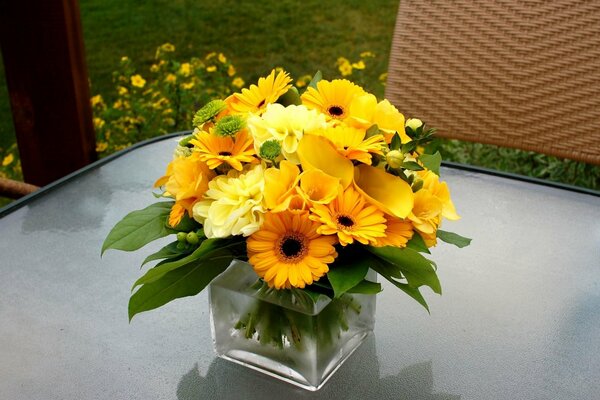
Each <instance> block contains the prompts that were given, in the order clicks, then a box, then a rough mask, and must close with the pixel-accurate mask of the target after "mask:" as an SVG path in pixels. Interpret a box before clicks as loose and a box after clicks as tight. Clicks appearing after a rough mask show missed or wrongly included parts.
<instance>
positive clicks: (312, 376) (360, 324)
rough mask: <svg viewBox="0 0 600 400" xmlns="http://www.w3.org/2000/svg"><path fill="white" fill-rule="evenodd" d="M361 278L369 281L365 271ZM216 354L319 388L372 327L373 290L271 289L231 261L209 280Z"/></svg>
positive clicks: (248, 269)
mask: <svg viewBox="0 0 600 400" xmlns="http://www.w3.org/2000/svg"><path fill="white" fill-rule="evenodd" d="M367 278H368V279H369V280H371V281H375V279H376V275H375V274H374V273H373V272H372V271H370V272H369V275H368V276H367ZM209 293H210V319H211V330H212V338H213V344H214V347H215V351H216V353H217V355H218V356H220V357H222V358H224V359H227V360H230V361H233V362H235V363H238V364H241V365H244V366H246V367H249V368H252V369H254V370H257V371H260V372H262V373H265V374H267V375H270V376H273V377H275V378H278V379H281V380H284V381H286V382H289V383H291V384H294V385H296V386H299V387H302V388H304V389H307V390H312V391H314V390H319V389H320V388H321V387H322V386H323V385H324V384H325V382H326V381H327V380H328V379H329V378H330V377H331V376H332V375H333V373H334V372H335V371H336V370H337V369H338V368H339V367H340V366H341V365H342V363H343V362H344V361H345V360H346V359H347V358H348V357H349V356H350V355H351V354H352V353H353V352H354V350H356V349H357V348H358V347H359V346H360V344H361V343H362V342H363V341H364V340H365V339H366V338H367V337H368V336H369V335H370V334H371V333H372V332H373V327H374V324H375V295H363V294H345V295H343V296H341V297H340V298H337V299H333V300H332V299H330V298H329V297H327V296H325V295H319V296H314V295H313V296H312V297H311V296H308V295H306V294H305V293H304V292H302V291H299V290H292V291H290V290H274V289H270V288H268V287H267V285H266V284H265V283H264V282H262V281H260V280H258V277H257V275H256V273H255V272H254V271H253V269H252V267H251V266H250V265H249V264H247V263H244V262H234V263H233V264H232V265H231V266H230V267H229V268H228V269H227V271H225V272H224V273H223V274H221V275H220V276H219V277H217V278H216V279H215V280H214V281H213V282H212V283H211V285H210V290H209Z"/></svg>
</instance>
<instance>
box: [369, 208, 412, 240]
mask: <svg viewBox="0 0 600 400" xmlns="http://www.w3.org/2000/svg"><path fill="white" fill-rule="evenodd" d="M385 219H386V223H385V224H386V226H387V227H386V229H385V236H384V237H381V238H377V241H376V242H375V244H374V245H375V246H376V247H383V246H394V247H406V243H407V242H408V241H409V240H410V239H411V238H412V236H413V234H414V230H413V226H412V224H411V223H410V221H406V220H403V219H400V218H396V217H392V216H391V215H387V214H386V216H385Z"/></svg>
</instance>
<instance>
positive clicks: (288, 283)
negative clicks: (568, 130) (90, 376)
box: [104, 48, 469, 316]
mask: <svg viewBox="0 0 600 400" xmlns="http://www.w3.org/2000/svg"><path fill="white" fill-rule="evenodd" d="M161 51H162V52H166V51H168V50H167V48H163V49H162V50H161ZM361 56H363V57H370V56H371V55H370V54H367V53H365V54H364V55H361ZM215 60H216V61H218V64H224V63H226V62H227V58H226V57H225V56H224V55H222V54H218V55H217V54H216V53H215V54H209V55H208V56H207V57H206V61H207V62H208V61H211V62H214V61H215ZM339 62H340V65H342V64H343V65H346V64H348V65H349V67H350V68H352V69H358V70H360V69H362V68H364V62H362V61H360V62H355V63H350V62H349V61H348V60H346V59H340V61H339ZM218 64H217V65H218ZM213 66H215V64H211V65H209V66H208V67H207V68H212V67H213ZM188 68H189V70H188ZM191 71H192V68H191V66H190V64H181V65H180V66H179V73H180V74H182V75H187V74H188V73H191ZM224 73H225V74H227V67H225V70H224ZM169 76H171V75H167V77H169ZM138 77H139V76H138V75H134V76H132V77H131V84H132V85H133V86H139V85H141V86H143V85H144V83H142V82H145V81H142V78H141V77H139V78H138ZM292 82H293V81H292V78H291V77H290V76H289V75H288V74H287V73H286V72H285V71H283V70H279V71H277V70H273V71H272V72H271V73H270V74H269V75H267V76H266V77H262V78H260V79H259V80H258V82H257V83H256V84H252V85H250V87H249V88H245V89H242V90H241V92H238V93H233V94H231V95H229V96H228V97H226V98H224V99H223V100H213V101H210V102H207V103H206V105H205V106H204V107H202V108H201V109H200V110H198V112H196V114H195V116H194V118H193V125H194V128H195V129H194V131H193V132H192V133H191V134H190V135H189V136H186V137H183V138H182V139H181V140H180V142H179V144H178V146H177V147H176V149H175V155H174V158H173V160H172V161H171V163H170V164H169V165H168V167H167V172H166V174H165V175H164V176H163V177H162V178H160V179H158V180H157V182H156V184H155V186H156V187H159V188H161V189H162V191H161V193H160V196H161V197H163V198H164V199H165V200H166V201H162V202H159V203H157V204H158V205H153V206H150V207H149V208H148V209H146V210H142V211H144V215H154V217H155V218H156V219H158V220H160V221H161V223H160V224H158V226H157V228H156V229H159V228H160V229H162V230H161V231H160V232H158V231H157V232H156V234H157V235H158V236H161V235H162V236H165V235H168V234H171V233H172V234H177V241H175V242H173V243H172V244H170V245H169V246H170V247H168V249H169V250H168V251H167V250H165V249H163V250H161V253H160V255H161V257H162V256H164V257H163V258H166V259H167V260H166V261H163V262H162V263H161V264H159V266H158V267H156V268H159V270H158V271H155V269H156V268H155V269H151V270H150V271H148V273H147V274H149V275H148V276H145V277H142V278H140V281H139V282H142V283H143V282H148V284H156V282H157V279H162V278H161V277H164V279H165V282H167V281H168V279H169V277H170V276H171V275H169V274H170V273H171V272H165V273H163V272H161V271H164V270H168V271H173V273H175V272H174V271H176V270H177V268H179V267H183V266H184V265H188V264H186V263H197V264H198V265H203V263H210V262H214V263H217V264H218V265H222V269H223V270H224V269H225V268H227V266H228V262H222V260H234V259H241V260H247V261H248V262H249V263H250V264H251V265H252V267H253V268H254V271H255V272H256V275H257V277H258V278H260V279H262V281H263V282H264V283H265V284H266V285H267V286H269V287H271V288H272V289H275V290H288V289H289V290H300V289H301V290H304V291H307V292H311V291H317V292H318V293H322V294H323V293H324V294H326V295H328V296H330V297H332V298H333V297H336V298H337V297H339V296H340V295H342V294H343V293H344V292H347V291H352V290H360V291H361V293H370V294H374V293H377V292H378V291H379V290H380V289H381V287H380V285H379V284H377V283H375V282H372V281H369V280H367V278H366V274H367V271H368V270H369V268H371V269H372V270H374V271H376V272H377V273H379V275H381V276H382V277H383V278H385V279H387V280H389V281H391V282H392V283H393V284H394V285H396V286H398V287H399V288H401V289H403V290H404V291H405V292H406V293H407V294H409V295H410V296H412V297H413V298H415V299H416V300H417V301H418V302H419V303H420V304H422V305H424V306H425V307H427V304H426V303H425V300H424V299H423V297H422V296H421V294H420V292H419V288H420V287H421V286H429V287H430V288H431V289H432V290H434V291H435V292H437V293H439V292H440V290H441V289H440V286H439V282H438V280H437V275H436V272H435V265H434V264H433V262H432V261H430V260H428V259H427V258H425V256H423V254H422V253H426V254H427V253H429V250H428V248H429V247H431V246H435V245H436V244H437V242H438V239H440V240H443V241H446V242H449V243H453V244H455V245H457V246H459V247H462V246H464V245H466V244H468V242H469V239H466V238H462V237H461V236H459V235H456V234H453V233H449V232H445V231H441V230H440V229H439V228H440V225H441V223H442V221H443V220H444V219H447V220H457V219H459V218H460V217H459V216H458V214H457V213H456V209H455V206H454V203H453V202H452V199H451V196H450V191H449V189H448V185H447V183H446V182H443V181H441V180H440V177H439V174H440V162H441V157H440V155H439V153H436V154H425V153H423V152H422V149H423V148H424V145H425V144H427V143H428V142H429V141H431V140H432V135H433V133H434V131H433V129H428V128H427V127H426V125H425V124H424V123H423V122H422V121H421V120H418V119H414V118H413V119H408V120H405V118H404V115H403V114H402V113H400V111H399V110H398V109H396V107H395V106H394V105H392V104H391V103H390V102H389V101H387V100H378V99H377V98H376V97H375V96H374V95H372V94H370V93H368V92H367V91H365V90H364V89H363V88H362V87H360V86H358V85H356V84H354V83H352V82H350V81H348V80H345V79H335V80H332V81H327V80H323V79H320V74H317V75H316V76H315V78H313V79H312V81H311V83H310V85H309V86H308V87H307V89H306V90H305V91H304V92H303V93H302V94H300V92H299V90H298V88H296V87H293V86H292ZM190 89H193V88H191V87H190ZM194 90H195V89H194ZM160 102H161V100H158V101H153V102H151V103H149V104H150V106H151V107H152V104H156V103H160ZM148 210H149V211H148ZM153 213H154V214H153ZM136 215H137V214H136ZM148 218H150V217H148ZM132 223H133V222H132V220H131V217H129V216H128V217H126V218H125V219H124V222H121V223H120V224H125V225H127V227H128V229H129V231H130V230H131V229H132V228H131V224H132ZM144 226H145V228H144V229H148V226H149V225H148V224H146V225H144ZM122 230H123V229H122V226H120V225H119V224H117V226H116V227H115V228H114V229H113V231H111V233H110V234H109V237H108V238H107V242H106V243H105V246H104V250H105V249H106V248H111V247H112V248H124V249H132V248H134V247H135V248H137V247H136V246H138V245H139V243H136V245H135V246H133V245H131V246H130V245H127V246H126V245H124V244H123V243H125V244H128V240H131V239H130V237H131V235H129V236H127V237H120V236H119V235H120V232H121V231H122ZM129 231H128V232H129ZM159 233H160V234H159ZM157 235H152V234H151V233H149V232H147V231H146V232H145V236H144V237H145V238H148V241H149V240H152V239H155V238H156V236H157ZM114 243H118V245H115V244H114ZM138 247H139V246H138ZM174 249H176V250H174ZM169 257H172V260H171V261H168V259H169ZM182 257H184V258H182ZM182 259H184V260H185V262H182V261H178V260H182ZM217 261H218V262H217ZM165 262H166V264H165ZM165 265H166V266H169V265H171V267H169V268H172V269H169V268H167V267H165ZM207 265H208V264H207ZM215 265H216V264H215ZM365 266H366V267H365ZM207 268H208V267H207ZM219 268H221V267H219ZM331 271H334V272H333V273H332V272H331ZM161 274H162V275H161ZM157 276H158V278H157ZM209 281H210V279H209V278H207V279H203V280H201V282H200V281H199V283H198V285H199V286H198V288H197V289H198V290H196V292H198V291H200V290H202V288H203V287H204V286H206V284H208V282H209ZM189 284H190V285H194V283H189ZM142 287H143V286H142ZM138 293H139V294H138ZM144 293H145V291H144V290H142V289H140V290H139V291H138V292H136V293H135V294H134V295H133V296H134V297H135V298H136V301H135V302H134V307H133V310H131V309H130V316H133V315H135V314H136V313H138V312H141V311H145V310H147V309H148V308H140V309H136V308H135V304H139V297H141V296H144ZM169 293H170V292H169ZM182 293H183V292H182ZM185 293H188V292H187V291H186V292H185ZM176 297H181V293H179V294H178V293H173V294H172V298H171V297H169V296H167V298H165V299H163V300H161V302H159V303H161V304H164V303H165V302H167V301H170V300H172V299H173V298H176ZM152 304H153V306H152V307H151V308H155V307H158V306H160V305H161V304H158V303H156V302H153V303H152Z"/></svg>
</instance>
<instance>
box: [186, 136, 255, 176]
mask: <svg viewBox="0 0 600 400" xmlns="http://www.w3.org/2000/svg"><path fill="white" fill-rule="evenodd" d="M190 143H191V144H193V145H194V150H195V151H196V152H197V154H198V156H199V158H200V159H201V160H202V161H205V162H206V164H207V165H208V167H209V168H210V169H215V168H217V167H218V166H219V165H221V164H223V163H227V164H229V165H230V166H231V167H232V168H234V169H236V170H238V171H241V170H242V169H243V165H242V163H252V162H257V161H258V160H257V158H256V157H254V155H255V154H256V153H255V152H254V144H253V142H252V136H251V135H250V134H248V131H246V130H242V131H240V132H238V133H237V134H236V135H235V136H218V135H216V134H215V133H214V132H212V129H211V132H210V133H209V132H206V131H199V132H197V133H196V134H195V136H194V139H192V140H190Z"/></svg>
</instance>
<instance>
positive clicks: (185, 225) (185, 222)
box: [167, 213, 202, 232]
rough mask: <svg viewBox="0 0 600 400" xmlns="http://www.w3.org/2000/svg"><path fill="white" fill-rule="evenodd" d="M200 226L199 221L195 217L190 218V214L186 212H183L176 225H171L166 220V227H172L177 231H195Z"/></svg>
mask: <svg viewBox="0 0 600 400" xmlns="http://www.w3.org/2000/svg"><path fill="white" fill-rule="evenodd" d="M201 226H202V225H200V223H198V222H197V221H196V220H195V219H193V218H190V216H189V215H188V214H187V213H185V214H183V217H182V218H181V221H179V223H178V224H177V226H174V227H172V226H170V225H169V224H168V222H167V228H172V229H173V230H176V231H177V232H191V231H196V230H197V229H198V228H200V227H201Z"/></svg>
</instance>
